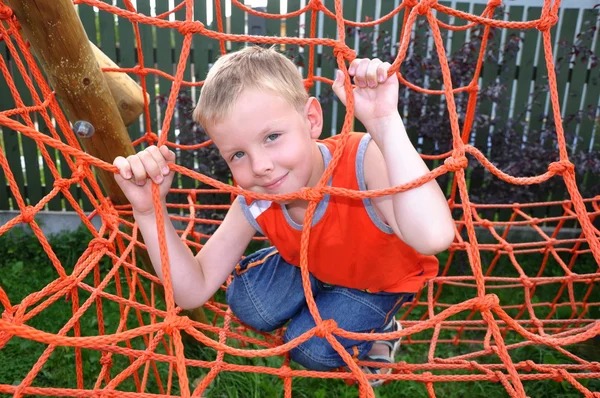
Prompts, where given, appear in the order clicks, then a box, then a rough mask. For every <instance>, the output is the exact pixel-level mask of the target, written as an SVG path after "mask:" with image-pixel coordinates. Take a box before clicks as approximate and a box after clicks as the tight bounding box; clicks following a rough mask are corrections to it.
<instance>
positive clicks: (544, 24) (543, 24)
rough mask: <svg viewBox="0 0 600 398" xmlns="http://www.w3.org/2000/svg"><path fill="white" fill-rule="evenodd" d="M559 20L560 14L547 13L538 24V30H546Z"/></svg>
mask: <svg viewBox="0 0 600 398" xmlns="http://www.w3.org/2000/svg"><path fill="white" fill-rule="evenodd" d="M557 22H558V15H556V13H552V14H549V15H546V16H545V17H542V18H540V23H539V24H538V30H540V31H542V32H544V31H546V30H548V29H550V28H552V27H553V26H554V25H556V23H557Z"/></svg>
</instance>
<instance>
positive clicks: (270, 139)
mask: <svg viewBox="0 0 600 398" xmlns="http://www.w3.org/2000/svg"><path fill="white" fill-rule="evenodd" d="M280 135H281V134H276V133H274V134H269V135H268V136H267V139H266V141H267V142H270V141H275V140H276V139H277V138H279V136H280Z"/></svg>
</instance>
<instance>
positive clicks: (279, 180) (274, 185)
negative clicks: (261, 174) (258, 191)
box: [262, 173, 288, 191]
mask: <svg viewBox="0 0 600 398" xmlns="http://www.w3.org/2000/svg"><path fill="white" fill-rule="evenodd" d="M287 175H288V173H285V174H284V175H283V176H281V177H279V178H276V179H274V180H272V181H271V182H269V183H268V184H264V185H263V186H262V187H263V188H264V189H266V190H269V191H272V190H275V189H277V188H279V187H280V186H281V184H283V181H284V180H285V178H286V177H287Z"/></svg>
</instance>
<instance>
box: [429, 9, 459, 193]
mask: <svg viewBox="0 0 600 398" xmlns="http://www.w3.org/2000/svg"><path fill="white" fill-rule="evenodd" d="M440 4H442V5H444V6H446V7H450V6H451V5H452V4H451V3H450V2H440ZM436 18H437V19H438V20H440V21H441V22H443V23H446V24H448V23H449V22H450V16H449V15H448V14H445V13H441V12H437V11H436ZM428 29H429V32H428V36H429V38H428V41H430V42H431V45H428V48H427V50H426V52H425V53H424V57H425V58H428V59H432V60H434V62H436V61H435V60H437V59H438V57H437V50H436V46H435V42H434V40H433V32H432V31H431V28H430V27H428ZM440 33H441V36H442V43H443V44H444V50H445V52H446V57H448V58H450V57H451V56H452V49H451V47H450V45H449V42H448V37H449V36H450V30H449V29H444V28H442V27H440ZM426 74H427V75H429V77H430V78H431V77H432V76H431V71H428V72H426ZM426 88H428V89H430V90H442V89H443V87H442V82H441V81H440V80H439V79H430V80H429V83H428V84H427V86H426ZM423 95H425V97H426V99H425V106H426V107H427V111H428V112H436V113H437V114H439V113H440V112H442V115H443V114H445V112H443V111H444V110H445V108H446V102H445V100H444V99H443V94H442V95H426V94H423ZM432 108H433V109H432ZM448 133H449V132H448ZM435 144H436V143H435V142H434V140H432V139H431V137H423V142H422V144H421V152H422V153H424V154H432V153H433V152H434V150H435ZM425 163H426V164H427V166H428V167H429V169H430V170H432V169H434V168H435V167H437V166H438V165H439V164H440V163H441V162H440V161H439V160H435V161H431V160H427V161H425ZM453 176H454V173H446V174H444V175H443V176H441V177H439V178H437V182H438V184H440V186H441V187H442V189H443V190H444V191H448V192H449V189H450V188H451V186H452V185H451V182H452V179H453Z"/></svg>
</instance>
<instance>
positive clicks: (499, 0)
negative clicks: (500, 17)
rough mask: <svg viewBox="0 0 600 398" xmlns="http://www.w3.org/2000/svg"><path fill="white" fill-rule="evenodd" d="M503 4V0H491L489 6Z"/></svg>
mask: <svg viewBox="0 0 600 398" xmlns="http://www.w3.org/2000/svg"><path fill="white" fill-rule="evenodd" d="M501 5H502V0H489V1H488V7H500V6H501Z"/></svg>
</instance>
